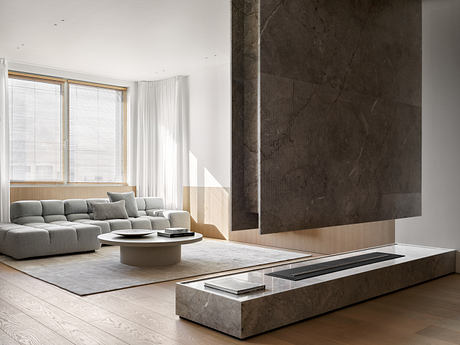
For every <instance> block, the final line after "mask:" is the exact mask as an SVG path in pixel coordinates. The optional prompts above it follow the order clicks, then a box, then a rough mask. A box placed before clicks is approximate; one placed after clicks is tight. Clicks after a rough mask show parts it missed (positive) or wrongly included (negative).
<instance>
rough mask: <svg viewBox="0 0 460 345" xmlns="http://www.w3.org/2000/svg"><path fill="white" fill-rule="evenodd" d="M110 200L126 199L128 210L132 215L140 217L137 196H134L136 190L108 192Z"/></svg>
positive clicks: (129, 214)
mask: <svg viewBox="0 0 460 345" xmlns="http://www.w3.org/2000/svg"><path fill="white" fill-rule="evenodd" d="M107 195H108V196H109V200H110V202H116V201H120V200H124V201H125V207H126V212H128V216H130V217H139V211H138V210H137V203H136V198H135V197H134V192H128V193H113V192H107Z"/></svg>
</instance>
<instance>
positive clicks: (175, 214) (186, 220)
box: [163, 210, 190, 229]
mask: <svg viewBox="0 0 460 345" xmlns="http://www.w3.org/2000/svg"><path fill="white" fill-rule="evenodd" d="M163 217H166V218H168V219H169V223H170V224H171V227H172V228H187V229H190V214H189V213H188V212H187V211H177V210H165V211H163Z"/></svg>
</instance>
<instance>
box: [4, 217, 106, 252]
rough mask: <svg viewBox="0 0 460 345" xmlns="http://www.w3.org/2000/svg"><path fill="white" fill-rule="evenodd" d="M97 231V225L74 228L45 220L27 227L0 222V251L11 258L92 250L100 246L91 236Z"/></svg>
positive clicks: (93, 236)
mask: <svg viewBox="0 0 460 345" xmlns="http://www.w3.org/2000/svg"><path fill="white" fill-rule="evenodd" d="M98 232H99V229H98V228H97V227H94V228H91V229H89V228H88V227H85V229H81V228H80V229H76V228H75V227H74V226H65V225H60V224H46V223H32V224H30V226H23V225H17V224H0V239H2V241H1V246H0V251H1V252H2V253H3V254H6V255H9V256H11V257H13V258H15V259H24V258H29V257H37V256H46V255H55V254H65V253H74V252H86V251H92V250H96V249H98V248H99V247H100V243H99V241H98V240H97V237H95V235H96V234H97V233H98Z"/></svg>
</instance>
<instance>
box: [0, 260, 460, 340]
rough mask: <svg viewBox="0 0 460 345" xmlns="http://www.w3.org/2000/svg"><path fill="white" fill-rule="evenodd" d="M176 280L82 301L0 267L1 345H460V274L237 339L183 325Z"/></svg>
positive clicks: (43, 283) (85, 298) (187, 322)
mask: <svg viewBox="0 0 460 345" xmlns="http://www.w3.org/2000/svg"><path fill="white" fill-rule="evenodd" d="M174 288H175V282H165V283H160V284H151V285H145V286H140V287H135V288H130V289H124V290H119V291H113V292H107V293H102V294H96V295H91V296H87V297H79V296H77V295H74V294H71V293H69V292H66V291H64V290H61V289H59V288H57V287H55V286H53V285H50V284H47V283H45V282H43V281H40V280H37V279H35V278H32V277H30V276H28V275H26V274H23V273H21V272H19V271H16V270H14V269H12V268H10V267H8V266H5V265H3V264H0V344H2V345H10V344H12V345H17V344H38V345H41V344H43V345H53V344H57V345H67V344H84V345H87V344H94V345H102V344H107V345H119V344H120V345H121V344H130V345H135V344H181V345H182V344H184V345H188V344H190V345H221V344H266V345H270V344H273V345H274V344H277V345H297V344H305V345H309V344H311V345H323V344H326V345H397V344H401V345H412V344H413V345H428V344H430V345H447V344H460V274H452V275H449V276H446V277H443V278H440V279H437V280H433V281H430V282H427V283H425V284H421V285H418V286H415V287H411V288H408V289H405V290H402V291H399V292H396V293H393V294H389V295H386V296H383V297H380V298H376V299H373V300H370V301H367V302H364V303H360V304H357V305H354V306H351V307H348V308H344V309H341V310H338V311H335V312H332V313H329V314H326V315H323V316H320V317H316V318H313V319H310V320H307V321H303V322H299V323H296V324H294V325H291V326H288V327H283V328H281V329H278V330H275V331H272V332H268V333H266V334H263V335H260V336H256V337H253V338H250V339H248V340H246V341H240V340H237V339H235V338H232V337H229V336H226V335H224V334H222V333H219V332H216V331H213V330H211V329H208V328H205V327H202V326H200V325H197V324H195V323H192V322H189V321H186V320H181V319H179V318H178V317H177V316H176V315H175V313H174Z"/></svg>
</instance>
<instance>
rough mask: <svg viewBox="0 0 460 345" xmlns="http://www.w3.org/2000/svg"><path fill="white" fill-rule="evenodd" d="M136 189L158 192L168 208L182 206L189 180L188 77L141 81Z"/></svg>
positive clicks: (140, 193) (140, 192) (150, 193)
mask: <svg viewBox="0 0 460 345" xmlns="http://www.w3.org/2000/svg"><path fill="white" fill-rule="evenodd" d="M137 92H138V97H137V98H138V103H137V106H138V110H137V131H136V132H137V133H136V134H137V142H136V152H137V159H136V161H137V162H136V163H137V166H136V189H137V195H138V196H158V197H162V198H163V199H164V201H165V207H166V208H168V209H181V208H182V189H183V186H184V185H185V184H188V181H187V179H188V149H189V141H188V131H189V123H188V121H189V115H188V113H189V109H188V79H187V77H174V78H170V79H166V80H159V81H146V82H144V81H143V82H139V83H138V91H137Z"/></svg>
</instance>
